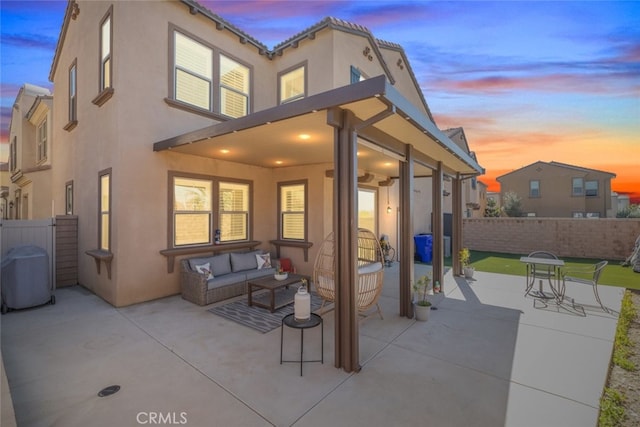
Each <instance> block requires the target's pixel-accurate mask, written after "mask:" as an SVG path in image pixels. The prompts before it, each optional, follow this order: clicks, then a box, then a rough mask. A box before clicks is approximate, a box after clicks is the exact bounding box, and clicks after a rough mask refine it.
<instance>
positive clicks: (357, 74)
mask: <svg viewBox="0 0 640 427" xmlns="http://www.w3.org/2000/svg"><path fill="white" fill-rule="evenodd" d="M366 79H367V76H365V75H364V73H363V72H362V71H361V70H360V69H359V68H358V67H354V66H353V65H352V66H351V79H350V81H351V84H353V83H358V82H361V81H363V80H366Z"/></svg>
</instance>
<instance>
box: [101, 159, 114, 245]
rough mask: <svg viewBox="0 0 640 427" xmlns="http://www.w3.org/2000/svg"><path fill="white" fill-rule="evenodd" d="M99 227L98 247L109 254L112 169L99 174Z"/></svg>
mask: <svg viewBox="0 0 640 427" xmlns="http://www.w3.org/2000/svg"><path fill="white" fill-rule="evenodd" d="M98 193H99V194H100V199H99V208H98V210H99V216H98V220H99V225H98V230H99V231H98V233H99V234H98V240H99V241H98V247H99V248H100V249H101V250H103V251H107V252H109V251H110V250H111V169H106V170H104V171H101V172H100V174H99V189H98Z"/></svg>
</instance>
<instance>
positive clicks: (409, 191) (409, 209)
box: [398, 145, 414, 318]
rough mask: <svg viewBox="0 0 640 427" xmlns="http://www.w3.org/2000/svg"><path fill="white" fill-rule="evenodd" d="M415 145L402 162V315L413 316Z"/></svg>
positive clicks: (408, 149)
mask: <svg viewBox="0 0 640 427" xmlns="http://www.w3.org/2000/svg"><path fill="white" fill-rule="evenodd" d="M413 169H414V167H413V147H412V146H411V145H407V146H406V161H405V162H400V213H399V217H400V236H399V243H398V245H399V247H400V253H401V254H402V256H401V257H400V260H399V261H400V316H404V317H408V318H412V317H413V305H412V304H411V283H412V281H413V254H414V242H413V207H414V202H413V184H414V183H413Z"/></svg>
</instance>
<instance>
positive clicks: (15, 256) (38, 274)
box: [0, 246, 56, 314]
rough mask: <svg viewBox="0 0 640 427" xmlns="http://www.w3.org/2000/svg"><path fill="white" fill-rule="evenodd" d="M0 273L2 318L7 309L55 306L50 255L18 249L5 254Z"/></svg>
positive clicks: (33, 250) (19, 247) (25, 247)
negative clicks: (47, 304) (0, 280)
mask: <svg viewBox="0 0 640 427" xmlns="http://www.w3.org/2000/svg"><path fill="white" fill-rule="evenodd" d="M0 269H1V270H2V272H1V274H2V277H1V279H2V308H1V311H2V314H4V313H6V312H7V311H8V310H10V309H21V308H28V307H35V306H38V305H42V304H46V303H51V304H55V302H56V299H55V296H54V295H53V286H52V283H51V280H50V276H49V254H47V251H46V250H44V249H42V248H40V247H38V246H17V247H15V248H12V249H10V250H9V252H7V255H6V257H5V259H3V260H2V264H1V265H0Z"/></svg>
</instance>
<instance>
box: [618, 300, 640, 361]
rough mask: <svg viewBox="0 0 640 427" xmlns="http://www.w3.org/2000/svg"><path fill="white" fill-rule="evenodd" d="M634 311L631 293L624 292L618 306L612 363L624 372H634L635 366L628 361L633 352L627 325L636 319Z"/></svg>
mask: <svg viewBox="0 0 640 427" xmlns="http://www.w3.org/2000/svg"><path fill="white" fill-rule="evenodd" d="M636 314H637V312H636V309H635V307H634V306H633V301H632V300H631V293H630V292H629V291H625V293H624V297H623V298H622V304H621V306H620V316H619V318H618V327H617V328H616V337H615V341H614V343H613V363H615V364H616V365H618V366H620V367H621V368H622V369H624V370H625V371H635V370H636V366H635V364H634V363H633V362H632V361H631V360H629V356H630V355H631V353H632V351H633V343H632V342H631V340H630V339H629V325H630V324H631V322H632V321H633V320H634V319H635V318H636Z"/></svg>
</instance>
